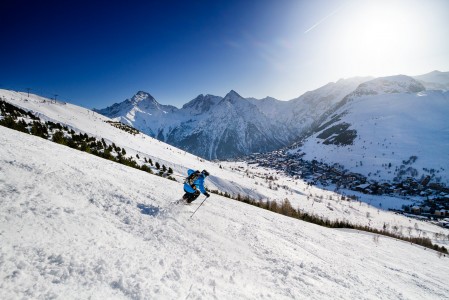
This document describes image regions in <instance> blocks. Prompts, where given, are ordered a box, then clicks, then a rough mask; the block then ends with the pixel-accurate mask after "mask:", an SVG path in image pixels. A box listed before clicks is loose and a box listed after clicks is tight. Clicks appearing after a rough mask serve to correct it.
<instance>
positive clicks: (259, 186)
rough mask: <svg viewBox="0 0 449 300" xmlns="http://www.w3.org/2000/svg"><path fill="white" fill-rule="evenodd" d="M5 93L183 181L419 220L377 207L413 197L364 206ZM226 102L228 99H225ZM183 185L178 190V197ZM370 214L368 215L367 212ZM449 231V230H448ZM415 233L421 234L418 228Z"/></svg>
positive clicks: (388, 218) (343, 216)
mask: <svg viewBox="0 0 449 300" xmlns="http://www.w3.org/2000/svg"><path fill="white" fill-rule="evenodd" d="M0 97H2V98H3V99H5V100H6V101H8V102H10V103H12V104H14V105H16V106H19V107H22V108H24V109H27V110H31V111H34V112H35V113H36V114H37V115H39V116H40V117H41V118H43V119H46V120H52V121H55V122H59V123H62V124H66V125H68V126H69V127H70V128H73V129H74V130H75V131H76V132H82V133H87V134H88V135H90V136H96V137H98V138H100V139H101V138H104V139H105V140H106V141H107V142H108V143H115V144H116V145H118V146H119V147H121V148H125V149H126V152H127V153H128V154H130V155H131V156H135V154H139V155H140V157H141V158H140V160H139V163H140V164H143V163H144V162H143V157H148V158H152V159H153V160H154V161H158V162H159V163H160V164H161V165H162V164H165V165H166V166H167V167H171V168H172V169H173V170H174V171H175V173H174V175H175V176H176V178H177V179H178V181H180V182H181V181H182V180H183V178H184V177H185V174H186V170H187V169H188V168H194V169H200V170H202V169H207V170H208V171H209V172H210V173H211V174H212V175H211V176H210V178H208V180H207V185H208V187H209V188H210V189H218V190H220V191H223V192H228V193H230V194H231V195H234V196H237V194H240V195H242V196H250V197H251V198H253V199H256V200H262V201H266V200H270V201H273V200H274V201H282V200H284V199H285V198H288V199H289V200H290V202H291V203H292V205H293V206H294V207H295V208H296V207H298V208H300V209H301V210H304V211H307V212H309V213H313V214H317V215H320V216H322V217H325V218H329V219H331V220H337V219H338V220H348V221H350V222H352V223H357V224H364V225H368V224H369V225H370V226H372V227H373V228H377V229H382V228H383V226H384V224H389V225H390V226H391V227H393V226H397V227H398V228H400V229H401V232H402V233H403V234H405V233H406V230H407V228H408V227H410V226H414V224H415V223H416V221H413V223H411V220H410V219H408V218H406V217H404V216H399V215H395V214H393V213H390V212H385V211H382V210H380V211H379V210H378V207H382V208H384V209H387V208H401V206H402V205H403V204H407V205H409V204H413V200H408V199H406V200H404V199H398V198H392V197H383V196H382V197H381V196H377V197H375V196H368V195H363V194H362V195H359V196H360V198H361V201H363V202H365V203H370V204H372V205H373V206H371V205H366V204H363V205H361V203H360V205H359V203H357V202H355V203H354V202H352V201H349V202H348V201H340V200H339V199H340V195H339V194H336V193H333V192H329V191H324V190H321V189H320V188H317V187H311V186H309V185H308V184H307V183H305V182H303V181H302V180H292V179H291V178H288V177H285V176H284V175H282V174H276V172H274V171H272V170H266V169H263V168H257V167H254V166H248V165H247V164H246V163H232V162H229V163H225V162H219V163H214V162H210V161H206V160H204V159H201V158H199V157H197V156H194V155H191V154H189V153H186V152H185V151H182V150H180V149H177V148H175V147H172V146H170V145H168V144H165V143H163V142H160V141H158V140H156V139H153V138H151V137H148V136H146V135H144V134H138V135H131V134H129V133H126V132H124V131H122V130H119V129H117V128H115V127H113V126H110V125H109V124H108V123H106V122H105V121H107V120H109V119H108V118H106V117H104V116H101V115H99V114H97V113H94V112H92V111H90V110H87V109H85V108H82V107H79V106H75V105H71V104H68V103H60V102H56V103H54V101H53V102H52V101H51V100H49V99H45V98H42V97H39V96H36V95H30V97H28V96H27V94H26V93H17V92H13V91H6V90H0ZM224 104H226V102H224ZM273 176H274V177H276V178H277V180H274V181H268V180H267V178H268V177H273ZM181 193H182V189H179V190H178V197H179V196H180V194H181ZM368 215H369V217H368ZM419 223H420V224H419V228H420V229H421V230H422V231H423V232H426V234H427V236H428V237H429V238H431V239H432V240H433V241H434V242H436V243H438V244H440V245H445V246H448V245H447V244H446V242H445V241H441V240H438V239H435V238H434V234H435V233H440V232H441V233H444V232H446V231H447V230H445V229H443V228H440V227H437V226H435V225H432V224H430V223H422V224H421V222H419ZM448 233H449V232H448ZM411 234H412V235H416V236H417V235H419V233H418V232H415V231H413V232H412V233H411Z"/></svg>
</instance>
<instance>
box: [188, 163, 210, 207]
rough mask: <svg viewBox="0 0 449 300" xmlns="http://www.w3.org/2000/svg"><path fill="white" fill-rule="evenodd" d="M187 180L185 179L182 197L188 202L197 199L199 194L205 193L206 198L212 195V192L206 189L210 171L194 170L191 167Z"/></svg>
mask: <svg viewBox="0 0 449 300" xmlns="http://www.w3.org/2000/svg"><path fill="white" fill-rule="evenodd" d="M187 174H188V175H189V176H187V178H186V180H185V181H184V192H186V193H185V194H184V196H182V199H184V200H185V201H187V203H191V202H192V201H195V200H196V198H198V196H199V195H200V194H201V193H203V194H204V195H205V196H206V198H209V197H210V194H209V193H208V192H207V191H206V189H205V188H204V180H205V179H206V177H207V176H209V172H207V171H206V170H203V171H202V172H200V171H198V170H197V171H194V170H191V169H189V170H188V171H187Z"/></svg>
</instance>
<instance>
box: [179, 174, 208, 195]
mask: <svg viewBox="0 0 449 300" xmlns="http://www.w3.org/2000/svg"><path fill="white" fill-rule="evenodd" d="M193 173H195V170H192V169H189V170H188V171H187V174H188V175H189V176H190V175H191V174H193ZM205 178H206V176H204V174H202V173H200V174H199V175H198V178H197V179H196V180H195V181H194V182H193V184H194V186H195V188H196V189H197V190H199V191H201V193H203V194H206V189H205V188H204V179H205ZM184 191H186V192H187V193H195V189H194V188H193V187H191V186H190V184H189V183H188V182H186V183H184Z"/></svg>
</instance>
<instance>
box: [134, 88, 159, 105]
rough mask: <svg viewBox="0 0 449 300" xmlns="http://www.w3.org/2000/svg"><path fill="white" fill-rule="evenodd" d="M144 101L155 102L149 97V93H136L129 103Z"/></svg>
mask: <svg viewBox="0 0 449 300" xmlns="http://www.w3.org/2000/svg"><path fill="white" fill-rule="evenodd" d="M144 100H150V101H154V102H157V101H156V99H154V97H153V96H151V95H150V94H149V93H147V92H144V91H138V92H137V93H136V94H135V95H134V96H133V97H132V98H131V101H132V102H133V103H139V102H141V101H144Z"/></svg>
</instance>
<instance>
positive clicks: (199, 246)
mask: <svg viewBox="0 0 449 300" xmlns="http://www.w3.org/2000/svg"><path fill="white" fill-rule="evenodd" d="M0 145H1V147H0V169H1V172H0V193H1V198H2V205H1V206H0V236H1V243H0V278H2V280H1V281H0V298H1V299H17V298H61V299H80V298H81V299H85V298H92V299H130V298H131V299H187V298H188V299H191V298H193V299H200V298H201V299H211V298H218V299H262V298H272V299H302V298H306V299H330V298H332V299H361V298H363V299H447V295H448V294H449V288H448V286H447V282H448V281H449V263H448V262H449V258H447V257H438V256H437V254H436V253H434V252H433V251H430V250H425V249H423V248H421V247H417V246H413V245H410V244H408V243H404V242H401V241H396V240H393V239H390V238H384V237H380V238H379V239H378V240H377V239H376V238H373V236H372V235H368V234H364V233H359V232H355V231H341V230H332V229H326V228H323V227H318V226H315V225H312V224H309V223H304V222H301V221H297V220H294V219H290V218H286V217H283V216H279V215H276V214H273V213H271V212H268V211H265V210H262V209H257V208H254V207H251V206H248V205H244V204H242V203H238V202H235V201H231V200H226V199H223V198H220V197H218V196H212V197H211V199H210V200H208V201H207V202H206V204H205V205H204V206H203V207H201V209H200V210H198V212H197V213H196V215H195V216H194V217H193V218H191V219H190V218H189V216H190V215H191V213H192V212H193V211H194V209H196V207H197V205H198V204H194V205H191V206H176V207H172V206H170V205H169V202H170V201H172V200H174V199H177V198H178V196H179V193H178V190H179V189H181V185H180V184H179V183H176V182H172V181H169V180H165V179H163V178H160V177H157V176H153V175H149V174H146V173H144V172H141V171H138V170H135V169H131V168H127V167H124V166H122V165H119V164H115V163H112V162H110V161H107V160H103V159H100V158H97V157H95V156H92V155H88V154H86V153H82V152H79V151H76V150H73V149H70V148H68V147H64V146H60V145H57V144H54V143H51V142H48V141H45V140H43V139H40V138H37V137H33V136H29V135H26V134H23V133H18V132H16V131H12V130H10V129H6V128H3V127H0ZM100 170H101V171H100Z"/></svg>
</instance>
